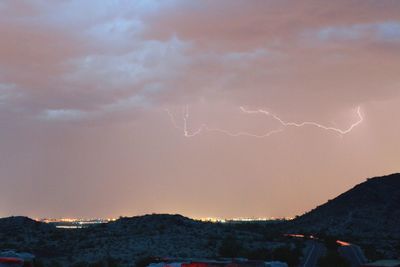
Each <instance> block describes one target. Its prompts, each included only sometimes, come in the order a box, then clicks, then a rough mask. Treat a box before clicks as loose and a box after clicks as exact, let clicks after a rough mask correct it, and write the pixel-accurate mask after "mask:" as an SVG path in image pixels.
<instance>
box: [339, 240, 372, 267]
mask: <svg viewBox="0 0 400 267" xmlns="http://www.w3.org/2000/svg"><path fill="white" fill-rule="evenodd" d="M339 253H340V255H342V256H343V257H345V258H346V259H347V260H348V261H349V262H350V263H351V266H352V267H359V266H360V265H362V264H364V263H366V262H367V259H366V257H365V256H364V253H363V252H362V250H361V248H360V247H359V246H357V245H354V244H350V245H348V246H341V247H339Z"/></svg>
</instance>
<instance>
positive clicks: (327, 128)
mask: <svg viewBox="0 0 400 267" xmlns="http://www.w3.org/2000/svg"><path fill="white" fill-rule="evenodd" d="M240 110H241V111H242V112H244V113H247V114H264V115H266V116H271V117H272V118H274V119H275V120H277V121H278V122H279V123H280V124H281V125H282V126H284V127H288V126H294V127H303V126H313V127H317V128H321V129H323V130H327V131H333V132H336V133H338V134H340V135H345V134H348V133H350V132H351V131H352V130H353V129H354V128H355V127H357V126H358V125H359V124H361V123H362V122H363V120H364V118H363V116H362V114H361V107H357V116H358V120H357V121H356V122H354V123H353V124H351V125H350V127H349V128H347V129H344V130H342V129H339V128H335V127H331V126H325V125H322V124H319V123H316V122H313V121H305V122H300V123H297V122H286V121H284V120H282V119H281V118H279V117H278V116H276V115H275V114H272V113H270V112H268V111H266V110H263V109H258V110H246V109H245V108H244V107H240Z"/></svg>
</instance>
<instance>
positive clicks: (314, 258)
mask: <svg viewBox="0 0 400 267" xmlns="http://www.w3.org/2000/svg"><path fill="white" fill-rule="evenodd" d="M307 247H308V249H307V253H306V255H305V257H304V258H303V260H302V262H301V264H300V266H301V267H316V266H317V262H318V259H319V258H320V257H321V256H323V255H324V254H325V253H326V248H325V246H324V245H323V244H322V243H320V242H317V241H308V242H307Z"/></svg>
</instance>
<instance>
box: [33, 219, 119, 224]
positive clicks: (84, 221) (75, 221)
mask: <svg viewBox="0 0 400 267" xmlns="http://www.w3.org/2000/svg"><path fill="white" fill-rule="evenodd" d="M35 220H36V221H39V222H44V223H72V224H96V223H107V222H111V221H115V220H116V219H115V218H91V219H84V218H43V219H38V218H36V219H35Z"/></svg>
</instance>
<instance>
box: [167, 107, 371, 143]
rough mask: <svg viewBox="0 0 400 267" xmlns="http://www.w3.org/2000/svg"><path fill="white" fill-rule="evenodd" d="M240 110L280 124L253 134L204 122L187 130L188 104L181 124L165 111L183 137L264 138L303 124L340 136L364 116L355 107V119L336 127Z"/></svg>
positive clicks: (255, 111)
mask: <svg viewBox="0 0 400 267" xmlns="http://www.w3.org/2000/svg"><path fill="white" fill-rule="evenodd" d="M240 110H241V111H242V112H243V113H245V114H262V115H265V116H269V117H271V118H273V119H274V120H276V121H277V122H278V123H279V124H280V127H279V128H277V129H275V130H271V131H268V132H265V133H263V134H254V133H249V132H243V131H240V132H231V131H227V130H224V129H219V128H210V127H208V126H207V125H206V124H202V125H201V126H200V127H199V128H198V129H197V130H192V131H191V130H189V127H188V121H189V119H190V115H189V106H188V105H186V106H185V107H184V108H183V111H182V113H183V114H182V120H183V126H180V125H179V124H178V123H177V122H176V119H175V116H174V115H173V114H172V112H170V111H169V110H168V109H166V112H167V114H168V116H169V117H170V120H171V122H172V125H173V126H174V127H175V128H176V129H178V130H181V131H183V135H184V136H185V137H194V136H197V135H199V134H201V133H202V132H218V133H222V134H225V135H228V136H231V137H240V136H247V137H254V138H265V137H269V136H271V135H273V134H276V133H279V132H282V131H283V130H284V129H285V128H286V127H305V126H311V127H316V128H320V129H323V130H326V131H332V132H335V133H337V134H339V135H340V136H343V135H345V134H348V133H350V132H351V131H352V130H353V129H354V128H355V127H357V126H358V125H359V124H361V123H362V122H363V120H364V118H363V116H362V114H361V107H357V116H358V119H357V121H356V122H354V123H352V124H351V125H350V126H349V127H348V128H346V129H340V128H336V127H332V126H325V125H323V124H319V123H317V122H313V121H305V122H287V121H284V120H283V119H281V118H280V117H278V116H277V115H275V114H272V113H270V112H269V111H267V110H264V109H257V110H248V109H246V108H244V107H240Z"/></svg>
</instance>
